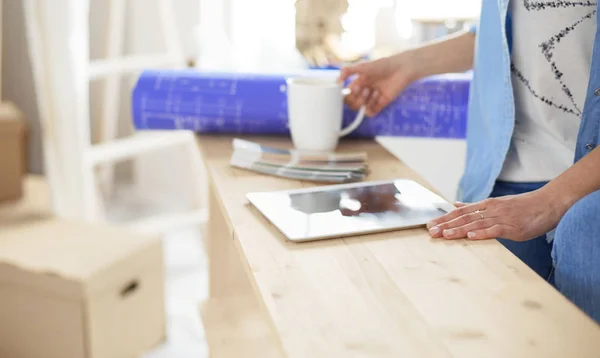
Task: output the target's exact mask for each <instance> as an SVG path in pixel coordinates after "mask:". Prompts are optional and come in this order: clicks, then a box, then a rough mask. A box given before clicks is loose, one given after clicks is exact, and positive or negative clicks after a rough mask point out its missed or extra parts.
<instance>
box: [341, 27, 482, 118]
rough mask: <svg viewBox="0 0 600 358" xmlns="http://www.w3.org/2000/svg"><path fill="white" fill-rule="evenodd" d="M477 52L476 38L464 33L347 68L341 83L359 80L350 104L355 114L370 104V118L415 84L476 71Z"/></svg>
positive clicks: (354, 84)
mask: <svg viewBox="0 0 600 358" xmlns="http://www.w3.org/2000/svg"><path fill="white" fill-rule="evenodd" d="M474 49H475V34H474V33H473V32H471V31H465V32H460V33H457V34H452V35H449V36H446V37H443V38H441V39H439V40H435V41H432V42H430V43H427V44H424V45H422V46H419V47H416V48H414V49H409V50H406V51H403V52H400V53H398V54H396V55H393V56H389V57H385V58H381V59H377V60H374V61H369V62H364V63H360V64H357V65H353V66H348V67H344V68H342V70H341V72H340V76H339V78H338V80H339V81H344V80H346V79H348V78H349V77H351V76H356V78H355V79H353V81H352V82H351V83H350V85H349V88H350V89H351V94H350V95H348V96H346V103H347V104H348V105H349V106H350V107H351V108H353V109H355V110H357V109H358V108H359V107H361V106H362V105H364V104H366V106H367V111H366V113H367V115H368V116H374V115H376V114H377V113H379V112H380V111H381V110H382V109H384V108H385V107H386V106H388V105H389V104H390V103H391V102H392V101H393V100H394V99H395V98H396V97H397V96H398V95H399V94H400V93H401V92H402V91H403V90H404V89H405V88H406V87H407V86H408V85H410V83H412V82H413V81H416V80H418V79H420V78H423V77H427V76H431V75H435V74H441V73H449V72H462V71H466V70H468V69H470V68H472V67H473V57H474Z"/></svg>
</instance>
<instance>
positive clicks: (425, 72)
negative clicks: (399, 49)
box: [396, 31, 475, 79]
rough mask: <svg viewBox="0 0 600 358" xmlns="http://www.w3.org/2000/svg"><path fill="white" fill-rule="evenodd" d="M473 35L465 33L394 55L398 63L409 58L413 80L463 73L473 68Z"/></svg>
mask: <svg viewBox="0 0 600 358" xmlns="http://www.w3.org/2000/svg"><path fill="white" fill-rule="evenodd" d="M474 54H475V35H474V34H473V33H471V32H468V31H465V32H461V33H458V34H453V35H450V36H446V37H443V38H441V39H439V40H435V41H433V42H430V43H427V44H425V45H422V46H420V47H417V48H414V49H411V50H408V51H407V52H406V53H402V54H399V55H396V58H397V59H398V61H404V60H405V56H403V55H408V57H409V58H411V60H410V62H411V63H412V64H413V66H412V67H413V70H412V72H413V75H414V77H415V79H419V78H423V77H427V76H431V75H436V74H441V73H451V72H463V71H467V70H469V69H471V68H473V58H474Z"/></svg>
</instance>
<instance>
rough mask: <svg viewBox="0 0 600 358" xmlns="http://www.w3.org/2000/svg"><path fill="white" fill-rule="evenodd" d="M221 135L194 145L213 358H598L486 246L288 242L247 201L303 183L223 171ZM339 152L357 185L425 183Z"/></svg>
mask: <svg viewBox="0 0 600 358" xmlns="http://www.w3.org/2000/svg"><path fill="white" fill-rule="evenodd" d="M250 139H251V140H257V141H261V142H263V143H266V144H270V145H280V146H284V147H288V146H289V143H288V142H287V141H286V140H284V139H269V138H250ZM231 140H232V138H231V137H227V136H218V137H209V136H200V137H199V140H198V145H199V147H200V151H201V152H202V155H203V158H204V162H205V165H206V168H207V172H208V176H209V181H210V190H209V192H210V218H209V221H208V223H207V226H206V232H205V237H206V240H207V245H208V252H209V260H210V299H209V300H208V302H206V303H205V304H204V306H203V308H202V316H203V320H204V323H205V327H206V331H207V338H208V342H209V345H210V349H211V354H212V356H214V357H283V356H286V357H301V358H305V357H411V358H412V357H461V358H462V357H476V358H481V357H511V358H515V357H528V358H531V357H560V358H567V357H569V358H571V357H598V356H600V329H599V327H598V326H597V325H596V324H595V323H594V322H592V321H591V320H590V319H589V318H587V317H586V316H585V315H584V314H583V313H581V312H580V311H579V310H578V309H577V308H576V307H575V306H573V305H572V304H571V303H569V302H568V301H567V300H566V299H565V298H563V296H561V295H560V294H559V293H558V292H557V291H556V290H554V289H553V288H552V287H551V286H550V285H549V284H547V283H546V282H545V281H543V280H542V279H540V278H539V277H538V276H536V274H535V273H534V272H533V271H531V270H530V269H529V268H528V267H527V266H525V265H524V264H523V263H522V262H521V261H519V260H518V259H517V258H516V257H514V256H513V255H512V254H511V253H510V252H508V251H507V250H506V249H504V247H502V246H501V245H500V244H499V243H498V242H497V241H495V240H490V241H480V242H471V241H466V240H458V241H442V240H433V239H430V238H429V236H428V235H427V232H426V231H425V230H424V229H414V230H405V231H397V232H391V233H384V234H376V235H368V236H361V237H352V238H346V239H334V240H327V241H318V242H309V243H292V242H287V241H286V240H285V239H284V237H283V235H281V234H280V233H279V231H277V230H276V229H275V228H274V227H273V226H272V225H271V224H270V223H269V222H268V221H267V220H266V219H264V218H263V217H262V216H261V215H260V214H259V213H258V212H257V211H256V210H255V209H254V208H253V207H251V206H250V205H249V204H248V203H247V201H246V199H245V194H246V193H248V192H251V191H266V190H279V189H293V188H299V187H305V186H308V185H312V184H308V183H303V182H299V181H294V180H286V179H281V178H275V177H270V176H264V175H260V174H255V173H252V172H249V171H245V170H240V169H235V168H232V167H230V166H229V163H228V161H229V157H230V155H231V150H232V149H231ZM340 150H342V151H349V150H351V151H354V150H357V151H366V152H368V155H369V164H370V167H371V168H372V174H371V175H370V176H369V178H368V180H379V179H392V178H401V177H406V178H412V179H415V180H417V181H419V182H421V183H422V184H424V185H426V186H427V183H424V182H423V180H421V179H420V178H419V177H418V175H417V174H416V173H415V172H413V171H412V170H410V169H409V168H407V167H406V166H404V165H403V164H402V163H401V162H400V161H398V160H397V159H396V158H395V157H393V156H392V155H391V154H389V153H388V152H387V151H385V149H383V148H382V147H381V146H379V145H378V144H376V143H375V142H373V141H352V142H346V143H345V144H342V146H341V148H340Z"/></svg>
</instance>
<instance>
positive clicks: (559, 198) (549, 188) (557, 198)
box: [539, 182, 578, 218]
mask: <svg viewBox="0 0 600 358" xmlns="http://www.w3.org/2000/svg"><path fill="white" fill-rule="evenodd" d="M539 192H540V197H541V199H542V201H543V202H545V203H546V205H548V208H549V209H550V210H551V211H552V212H553V213H554V214H555V215H556V216H558V217H559V218H561V217H562V216H563V215H565V214H566V212H567V210H569V208H570V207H571V206H573V204H575V202H577V200H578V199H577V197H576V195H574V194H572V193H571V192H570V191H569V190H565V188H561V187H560V185H556V183H553V182H550V183H548V184H546V185H545V186H544V187H542V188H541V189H539Z"/></svg>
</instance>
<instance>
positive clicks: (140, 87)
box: [132, 70, 471, 138]
mask: <svg viewBox="0 0 600 358" xmlns="http://www.w3.org/2000/svg"><path fill="white" fill-rule="evenodd" d="M317 73H318V71H317V72H314V75H317ZM319 75H320V74H319ZM287 77H288V75H283V74H282V75H279V74H251V73H214V72H199V71H196V70H147V71H144V72H143V73H142V74H141V75H140V77H139V79H138V81H137V83H136V86H135V88H134V90H133V96H132V111H133V123H134V127H135V128H136V129H140V130H148V129H150V130H152V129H156V130H178V129H182V130H192V131H195V132H198V133H227V134H263V135H289V128H288V118H287V94H286V82H285V80H286V78H287ZM470 80H471V75H470V74H469V73H466V74H452V75H441V76H435V77H429V78H426V79H424V80H421V81H418V82H415V83H413V84H412V85H411V86H410V87H409V88H407V89H406V90H405V91H404V92H403V93H402V94H401V95H400V96H399V97H398V98H397V99H396V100H395V101H394V102H393V103H392V104H390V106H388V107H387V108H386V109H385V110H384V111H382V112H381V113H379V114H378V115H377V116H375V117H372V118H366V119H365V120H364V122H363V123H362V124H361V126H360V127H359V128H358V129H357V130H356V131H354V132H353V133H352V134H351V136H354V137H369V138H371V137H375V136H408V137H437V138H465V136H466V120H467V102H468V96H469V83H470ZM355 115H356V112H355V111H352V110H350V109H348V108H346V109H345V111H344V125H347V124H349V123H350V122H352V120H353V119H354V117H355Z"/></svg>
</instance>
